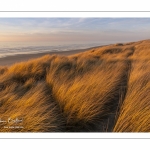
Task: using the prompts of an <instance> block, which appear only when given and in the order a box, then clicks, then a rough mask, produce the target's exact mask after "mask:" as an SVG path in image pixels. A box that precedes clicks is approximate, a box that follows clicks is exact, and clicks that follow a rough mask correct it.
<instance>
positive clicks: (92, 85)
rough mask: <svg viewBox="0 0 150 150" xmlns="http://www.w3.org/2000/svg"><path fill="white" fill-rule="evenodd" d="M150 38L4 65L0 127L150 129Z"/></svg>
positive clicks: (23, 129) (13, 129)
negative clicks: (74, 53) (73, 53)
mask: <svg viewBox="0 0 150 150" xmlns="http://www.w3.org/2000/svg"><path fill="white" fill-rule="evenodd" d="M149 43H150V41H148V40H147V41H139V42H132V43H126V44H122V43H118V44H113V45H108V46H104V47H99V48H92V49H90V50H89V51H86V52H83V53H79V54H76V55H72V56H59V55H46V56H44V57H41V58H38V59H34V60H30V61H28V62H22V63H17V64H14V65H12V66H10V67H3V66H1V67H0V131H1V132H90V131H92V132H111V131H113V132H147V131H150V122H149V120H150V116H149V114H150V112H149V110H150V102H149V100H150V95H149V92H150V72H149V67H150V61H149V50H150V44H149ZM16 118H17V119H20V120H21V121H20V122H19V123H16V122H15V121H14V120H15V119H16ZM8 120H9V121H8ZM5 121H6V122H5ZM16 126H20V128H16Z"/></svg>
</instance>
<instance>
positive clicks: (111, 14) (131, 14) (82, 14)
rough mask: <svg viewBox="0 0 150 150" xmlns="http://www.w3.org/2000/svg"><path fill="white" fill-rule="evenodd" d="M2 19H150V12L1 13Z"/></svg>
mask: <svg viewBox="0 0 150 150" xmlns="http://www.w3.org/2000/svg"><path fill="white" fill-rule="evenodd" d="M0 17H1V18H6V17H7V18H10V17H13V18H21V17H25V18H33V17H35V18H40V17H44V18H46V17H51V18H55V17H70V18H73V17H88V18H90V17H101V18H106V17H107V18H111V17H118V18H120V17H126V18H133V17H137V18H147V17H150V12H0Z"/></svg>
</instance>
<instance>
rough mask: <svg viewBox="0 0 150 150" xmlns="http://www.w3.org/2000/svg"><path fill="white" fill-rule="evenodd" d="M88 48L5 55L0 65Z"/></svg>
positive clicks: (75, 52)
mask: <svg viewBox="0 0 150 150" xmlns="http://www.w3.org/2000/svg"><path fill="white" fill-rule="evenodd" d="M98 47H101V46H98ZM92 48H93V47H92ZM95 48H96V47H95ZM90 49H91V48H87V49H78V50H71V51H59V52H58V51H57V52H45V53H37V54H18V55H14V56H7V57H3V58H0V66H11V65H12V64H15V63H19V62H24V61H28V60H30V59H34V58H39V57H42V56H44V55H48V54H50V55H53V54H56V55H64V56H68V55H73V54H77V53H80V52H84V51H88V50H90Z"/></svg>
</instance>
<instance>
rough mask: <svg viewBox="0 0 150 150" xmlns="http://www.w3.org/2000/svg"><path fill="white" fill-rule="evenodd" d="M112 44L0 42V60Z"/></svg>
mask: <svg viewBox="0 0 150 150" xmlns="http://www.w3.org/2000/svg"><path fill="white" fill-rule="evenodd" d="M112 43H114V42H110V41H109V42H101V41H100V42H90V43H88V42H78V43H77V42H68V43H67V42H66V43H65V42H0V58H3V57H7V56H12V55H18V54H36V53H44V52H57V51H71V50H77V49H86V48H91V47H96V46H102V45H108V44H112Z"/></svg>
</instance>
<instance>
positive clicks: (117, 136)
mask: <svg viewBox="0 0 150 150" xmlns="http://www.w3.org/2000/svg"><path fill="white" fill-rule="evenodd" d="M1 138H2V139H5V138H12V139H13V138H14V139H17V138H19V139H20V138H23V139H24V138H28V139H32V138H33V139H38V138H40V139H41V138H44V139H45V138H46V139H143V138H146V139H150V134H149V133H113V132H112V133H104V132H103V133H102V132H101V133H98V132H95V133H89V132H86V133H72V132H71V133H64V132H62V133H0V139H1Z"/></svg>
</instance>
